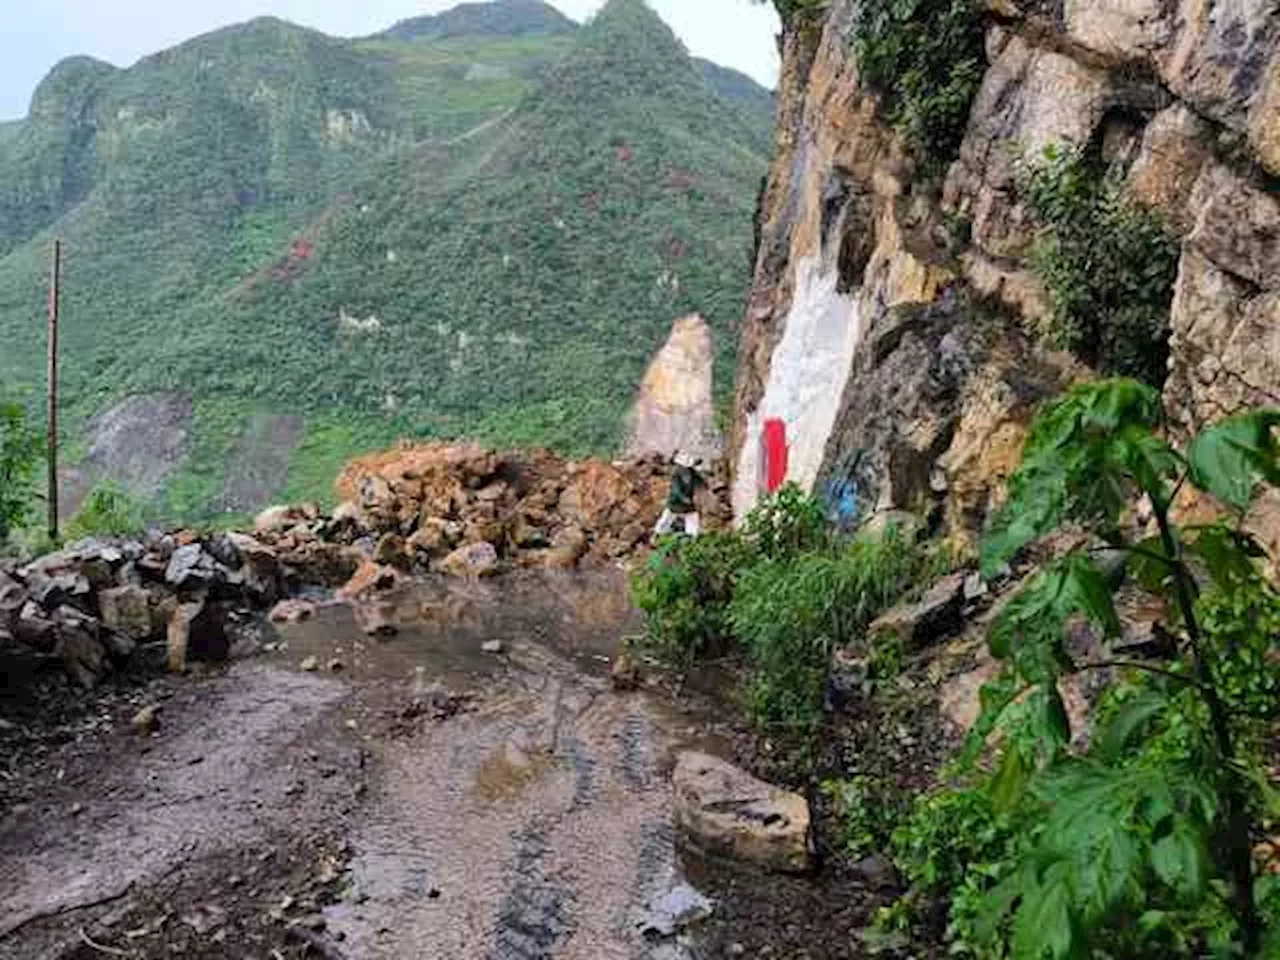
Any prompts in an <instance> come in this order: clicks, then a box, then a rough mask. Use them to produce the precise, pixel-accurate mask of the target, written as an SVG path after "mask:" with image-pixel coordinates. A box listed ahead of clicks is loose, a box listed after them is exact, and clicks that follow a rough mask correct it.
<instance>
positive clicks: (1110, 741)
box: [1093, 689, 1169, 761]
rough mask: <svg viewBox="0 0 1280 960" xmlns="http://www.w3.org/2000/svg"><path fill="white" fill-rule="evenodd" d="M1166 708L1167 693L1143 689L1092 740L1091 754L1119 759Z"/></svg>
mask: <svg viewBox="0 0 1280 960" xmlns="http://www.w3.org/2000/svg"><path fill="white" fill-rule="evenodd" d="M1168 706H1169V696H1168V694H1166V693H1165V692H1164V691H1163V690H1158V689H1146V690H1143V691H1142V692H1140V693H1139V694H1138V695H1137V696H1136V697H1134V698H1133V699H1132V700H1129V701H1126V702H1125V703H1124V705H1123V706H1121V707H1120V710H1119V712H1117V713H1116V715H1115V717H1114V718H1113V719H1112V721H1111V722H1110V723H1108V724H1107V725H1106V727H1104V728H1103V729H1102V730H1101V731H1100V732H1099V734H1098V735H1097V736H1096V737H1095V738H1094V741H1093V752H1094V754H1095V755H1096V756H1097V757H1098V758H1099V759H1102V760H1105V761H1115V760H1119V759H1120V758H1121V757H1122V756H1123V755H1124V752H1125V750H1126V749H1127V748H1128V747H1129V744H1130V743H1131V742H1132V741H1133V739H1134V738H1135V737H1136V736H1138V735H1139V734H1140V733H1141V732H1142V730H1143V729H1144V728H1145V727H1146V726H1147V724H1149V723H1150V722H1151V721H1152V720H1154V719H1155V718H1156V717H1157V716H1159V715H1160V713H1161V712H1162V711H1163V710H1164V709H1165V708H1167V707H1168Z"/></svg>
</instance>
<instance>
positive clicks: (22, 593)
mask: <svg viewBox="0 0 1280 960" xmlns="http://www.w3.org/2000/svg"><path fill="white" fill-rule="evenodd" d="M26 603H27V591H26V590H24V589H23V587H22V584H20V583H18V581H16V580H14V579H13V578H12V577H10V576H9V575H8V574H5V573H0V628H3V629H5V630H12V629H13V628H14V625H15V624H16V623H17V622H18V614H20V613H21V612H22V608H23V607H24V606H25V605H26Z"/></svg>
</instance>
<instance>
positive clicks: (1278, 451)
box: [1187, 408, 1280, 510]
mask: <svg viewBox="0 0 1280 960" xmlns="http://www.w3.org/2000/svg"><path fill="white" fill-rule="evenodd" d="M1277 427H1280V409H1268V408H1264V409H1261V410H1254V411H1252V412H1250V413H1246V414H1241V415H1240V416H1236V417H1229V418H1227V419H1226V420H1223V421H1221V422H1220V423H1216V424H1214V425H1213V426H1212V427H1209V428H1208V429H1206V430H1204V431H1203V432H1202V433H1201V434H1200V435H1199V436H1197V437H1196V438H1195V439H1194V440H1192V441H1191V443H1190V445H1189V446H1188V447H1187V460H1188V461H1189V463H1190V467H1191V473H1190V478H1191V482H1192V483H1194V484H1195V485H1196V486H1197V487H1199V488H1200V489H1201V490H1205V491H1207V492H1208V493H1211V494H1213V495H1214V496H1215V497H1217V498H1218V499H1219V500H1221V501H1222V502H1223V503H1226V504H1228V505H1230V506H1233V507H1235V508H1236V509H1237V510H1245V509H1247V508H1248V506H1249V504H1250V503H1251V502H1252V500H1253V495H1254V491H1255V490H1256V489H1257V486H1258V484H1259V482H1261V481H1263V480H1265V481H1266V482H1268V483H1270V484H1273V485H1280V442H1278V441H1277V439H1276V435H1275V431H1276V428H1277Z"/></svg>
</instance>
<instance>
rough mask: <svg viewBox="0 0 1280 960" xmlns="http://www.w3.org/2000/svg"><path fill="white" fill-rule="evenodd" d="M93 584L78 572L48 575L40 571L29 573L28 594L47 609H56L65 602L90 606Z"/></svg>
mask: <svg viewBox="0 0 1280 960" xmlns="http://www.w3.org/2000/svg"><path fill="white" fill-rule="evenodd" d="M92 592H93V585H92V584H91V583H90V582H89V579H88V578H87V577H84V576H81V575H80V574H78V573H70V572H63V573H58V574H55V575H53V576H48V575H46V574H44V573H40V572H35V571H33V572H31V573H29V574H28V575H27V594H28V595H29V596H30V597H31V599H32V600H34V601H35V602H36V603H38V604H39V605H40V606H41V607H43V608H44V609H45V610H56V609H57V608H58V607H61V606H63V605H64V604H68V603H73V604H75V605H76V606H79V607H88V606H90V605H91V604H90V601H89V599H88V598H89V597H90V596H91V595H92Z"/></svg>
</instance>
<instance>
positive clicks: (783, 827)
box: [672, 752, 813, 873]
mask: <svg viewBox="0 0 1280 960" xmlns="http://www.w3.org/2000/svg"><path fill="white" fill-rule="evenodd" d="M672 786H673V788H674V791H675V821H676V827H677V829H678V831H679V833H680V838H681V840H682V842H684V843H685V844H686V845H687V846H689V847H691V848H692V849H694V850H695V851H697V852H699V853H701V854H703V855H707V856H717V857H728V858H731V859H734V860H740V861H744V862H746V863H751V864H754V865H756V866H759V867H763V868H764V869H766V870H771V871H776V872H781V873H804V872H806V871H808V870H810V869H811V868H812V867H813V842H812V839H811V837H810V832H809V827H810V818H809V804H808V803H807V802H806V801H805V799H804V797H802V796H800V795H799V794H795V793H789V792H788V791H785V790H781V789H779V788H777V787H773V786H770V785H769V784H767V783H765V782H763V781H761V780H757V779H756V778H755V777H753V776H751V775H750V774H748V773H746V772H745V771H743V770H740V769H738V768H737V767H735V766H733V765H732V764H730V763H726V762H725V761H723V760H720V759H719V758H717V757H712V756H710V755H708V754H705V753H697V752H685V753H682V754H680V756H679V758H678V759H677V761H676V768H675V772H674V774H672Z"/></svg>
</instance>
